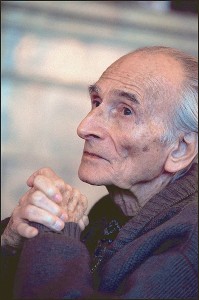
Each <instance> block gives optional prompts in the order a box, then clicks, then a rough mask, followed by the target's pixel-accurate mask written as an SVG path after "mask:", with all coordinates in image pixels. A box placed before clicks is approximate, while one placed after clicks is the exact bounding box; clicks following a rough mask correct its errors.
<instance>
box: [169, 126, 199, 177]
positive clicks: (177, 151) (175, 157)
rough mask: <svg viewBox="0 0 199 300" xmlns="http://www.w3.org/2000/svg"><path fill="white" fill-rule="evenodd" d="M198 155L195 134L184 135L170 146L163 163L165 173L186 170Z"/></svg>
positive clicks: (196, 136)
mask: <svg viewBox="0 0 199 300" xmlns="http://www.w3.org/2000/svg"><path fill="white" fill-rule="evenodd" d="M197 153H198V135H197V134H196V132H189V133H186V134H185V135H184V136H183V137H182V138H181V139H180V140H178V141H177V142H176V143H175V144H173V145H172V147H171V150H170V152H169V155H168V157H167V160H166V163H165V171H167V172H169V173H176V172H177V171H180V170H183V169H184V168H186V167H187V166H188V165H189V164H190V163H191V162H192V160H193V159H194V158H195V157H196V155H197Z"/></svg>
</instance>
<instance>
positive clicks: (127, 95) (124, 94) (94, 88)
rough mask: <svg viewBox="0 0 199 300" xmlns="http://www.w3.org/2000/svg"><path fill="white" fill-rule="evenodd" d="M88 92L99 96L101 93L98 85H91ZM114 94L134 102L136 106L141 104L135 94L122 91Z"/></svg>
mask: <svg viewBox="0 0 199 300" xmlns="http://www.w3.org/2000/svg"><path fill="white" fill-rule="evenodd" d="M88 91H89V93H90V94H92V93H97V94H99V93H100V88H99V87H98V86H97V84H91V85H89V87H88ZM113 94H115V95H116V96H119V97H125V98H127V99H128V100H130V101H132V102H133V103H135V104H140V102H139V101H138V99H137V97H136V95H135V94H132V93H129V92H125V91H122V90H113Z"/></svg>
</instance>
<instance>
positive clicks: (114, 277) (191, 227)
mask: <svg viewBox="0 0 199 300" xmlns="http://www.w3.org/2000/svg"><path fill="white" fill-rule="evenodd" d="M196 176H197V166H196V165H194V166H192V168H191V169H190V170H189V172H188V173H187V174H186V175H184V177H182V178H180V179H178V180H176V181H175V182H173V183H171V184H169V185H168V186H167V187H166V188H165V189H164V190H163V191H161V192H160V193H159V194H157V195H156V196H154V197H153V198H152V199H151V200H150V201H148V203H147V204H146V205H145V206H144V207H143V208H142V210H141V211H140V212H139V214H137V215H136V216H135V217H133V218H130V220H129V219H128V218H126V217H125V216H124V215H123V214H122V213H121V211H120V209H119V208H117V207H116V206H115V205H114V204H113V203H112V202H111V200H110V199H109V198H108V197H105V198H104V199H102V200H101V201H99V202H98V203H97V204H96V205H95V206H94V208H93V209H92V211H91V213H90V225H89V226H88V228H86V230H85V231H84V232H83V233H82V234H81V237H80V229H79V227H78V225H77V224H75V223H67V224H66V226H65V228H64V230H63V231H62V232H61V233H54V232H51V231H50V230H49V229H47V228H46V227H44V226H43V225H39V224H36V223H35V226H36V227H37V228H39V235H38V236H36V237H35V238H32V239H28V240H26V241H25V242H24V245H23V248H22V250H21V251H20V252H19V253H17V252H16V253H13V252H12V249H9V247H7V248H4V249H3V252H2V266H3V267H4V269H3V279H4V280H5V282H4V283H3V286H4V287H5V285H6V282H7V284H9V283H10V284H12V283H11V282H12V277H13V278H14V287H13V291H9V290H8V289H6V288H5V293H7V296H6V297H7V298H4V299H8V297H9V292H11V293H12V292H13V294H14V298H17V299H73V298H84V299H88V298H97V299H102V298H105V299H108V298H110V299H115V298H121V299H197V298H198V294H197V291H198V286H197V282H198V261H197V260H198V254H197V247H198V234H197V232H198V231H197V229H198V219H197V212H198V208H197V179H196ZM102 204H103V205H102ZM5 222H6V221H5ZM95 249H96V250H95ZM88 250H89V251H88ZM15 269H16V273H15ZM3 279H2V280H3Z"/></svg>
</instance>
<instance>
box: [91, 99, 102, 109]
mask: <svg viewBox="0 0 199 300" xmlns="http://www.w3.org/2000/svg"><path fill="white" fill-rule="evenodd" d="M100 104H101V102H100V100H97V99H93V100H92V108H96V107H98V106H99V105H100Z"/></svg>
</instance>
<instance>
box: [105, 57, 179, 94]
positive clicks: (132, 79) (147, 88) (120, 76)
mask: <svg viewBox="0 0 199 300" xmlns="http://www.w3.org/2000/svg"><path fill="white" fill-rule="evenodd" d="M106 78H107V79H112V80H113V81H115V82H118V84H119V85H125V86H126V87H127V88H130V89H131V87H133V86H135V85H136V86H138V87H139V90H140V92H141V94H142V95H145V94H146V93H148V92H154V93H158V92H161V91H162V92H164V94H165V93H167V92H168V93H173V92H175V91H177V90H179V88H180V86H181V84H182V78H183V71H182V67H181V65H180V64H179V62H178V61H176V60H175V59H173V58H172V57H169V56H168V55H163V54H158V55H157V54H156V55H154V54H153V55H149V54H134V55H127V56H124V57H122V58H120V59H119V60H117V61H116V62H115V63H113V64H112V65H111V66H110V67H109V68H107V70H106V71H105V72H104V73H103V74H102V76H101V79H106Z"/></svg>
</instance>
